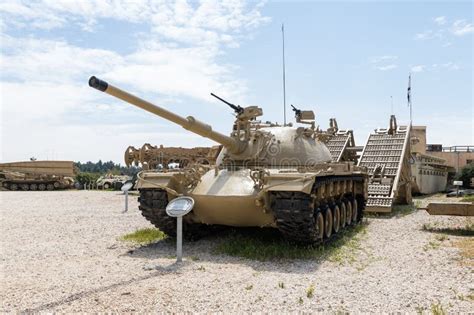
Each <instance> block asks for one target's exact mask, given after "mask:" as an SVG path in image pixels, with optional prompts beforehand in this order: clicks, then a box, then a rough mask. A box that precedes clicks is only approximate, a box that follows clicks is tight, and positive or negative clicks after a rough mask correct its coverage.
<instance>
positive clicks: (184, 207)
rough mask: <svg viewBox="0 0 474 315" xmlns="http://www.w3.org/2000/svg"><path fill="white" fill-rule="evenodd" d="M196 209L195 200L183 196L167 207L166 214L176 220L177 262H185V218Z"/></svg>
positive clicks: (172, 201)
mask: <svg viewBox="0 0 474 315" xmlns="http://www.w3.org/2000/svg"><path fill="white" fill-rule="evenodd" d="M193 207H194V199H193V198H191V197H188V196H182V197H178V198H175V199H173V200H171V201H170V202H169V203H168V205H167V206H166V214H167V215H169V216H170V217H174V218H176V262H178V263H179V262H181V261H183V217H184V216H185V215H186V214H188V213H189V212H190V211H191V210H193Z"/></svg>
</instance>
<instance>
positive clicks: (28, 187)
mask: <svg viewBox="0 0 474 315" xmlns="http://www.w3.org/2000/svg"><path fill="white" fill-rule="evenodd" d="M20 188H21V190H24V191H27V190H29V189H30V185H28V184H21V185H20Z"/></svg>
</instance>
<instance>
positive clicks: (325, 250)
mask: <svg viewBox="0 0 474 315" xmlns="http://www.w3.org/2000/svg"><path fill="white" fill-rule="evenodd" d="M368 225H369V223H368V222H367V220H364V222H363V223H361V224H359V225H357V226H354V227H351V228H349V229H345V230H344V231H342V232H339V233H338V234H337V235H334V236H333V237H331V239H330V240H328V241H326V242H324V243H323V244H317V245H299V244H295V243H291V242H288V241H287V240H285V239H284V238H283V237H282V235H281V234H280V233H279V232H278V231H277V230H276V229H270V228H268V229H263V228H239V229H232V228H228V229H223V230H221V231H220V232H219V233H217V234H213V235H208V236H206V237H204V238H202V239H200V240H198V241H194V242H190V241H185V242H184V245H183V246H184V256H185V259H187V260H191V261H210V262H216V263H238V264H247V265H249V266H250V267H252V268H253V269H255V270H273V271H280V272H289V273H306V272H308V271H310V270H316V269H317V268H318V267H319V265H320V264H321V262H323V261H325V260H329V261H333V262H337V263H340V264H344V263H346V262H349V263H351V262H353V261H355V260H356V258H357V255H358V254H359V251H361V250H363V248H362V246H361V241H362V239H363V238H364V237H365V235H366V233H367V226H368ZM174 242H175V240H174V239H165V240H160V241H158V242H155V243H152V244H148V245H143V246H139V247H136V248H134V249H132V250H129V251H128V252H127V253H125V254H124V255H125V256H128V257H134V258H146V259H151V260H153V259H158V258H171V259H172V258H175V243H174ZM298 261H300V262H301V263H302V264H298V263H296V262H298ZM308 262H310V263H311V264H309V265H308Z"/></svg>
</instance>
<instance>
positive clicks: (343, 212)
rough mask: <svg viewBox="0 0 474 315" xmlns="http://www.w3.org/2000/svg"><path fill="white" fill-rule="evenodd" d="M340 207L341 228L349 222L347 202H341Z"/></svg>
mask: <svg viewBox="0 0 474 315" xmlns="http://www.w3.org/2000/svg"><path fill="white" fill-rule="evenodd" d="M340 208H341V229H343V228H344V227H345V226H346V223H347V209H346V204H345V202H341V204H340Z"/></svg>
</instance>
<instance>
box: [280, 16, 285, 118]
mask: <svg viewBox="0 0 474 315" xmlns="http://www.w3.org/2000/svg"><path fill="white" fill-rule="evenodd" d="M281 37H282V41H283V126H286V78H285V24H283V23H282V24H281Z"/></svg>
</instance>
